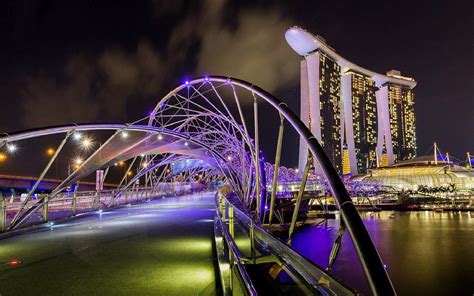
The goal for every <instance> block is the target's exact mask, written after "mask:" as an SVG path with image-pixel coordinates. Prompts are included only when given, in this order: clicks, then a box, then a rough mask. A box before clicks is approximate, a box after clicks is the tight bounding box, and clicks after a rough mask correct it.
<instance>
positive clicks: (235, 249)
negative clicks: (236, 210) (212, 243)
mask: <svg viewBox="0 0 474 296" xmlns="http://www.w3.org/2000/svg"><path fill="white" fill-rule="evenodd" d="M216 216H217V220H216V221H218V222H219V224H220V229H221V232H222V235H223V237H224V239H225V241H226V242H227V245H228V246H229V249H230V250H231V252H232V254H233V258H235V259H234V260H233V262H232V263H234V264H236V266H237V269H238V271H239V274H240V276H241V279H242V281H243V282H244V284H245V287H246V288H247V293H248V294H249V295H252V296H256V295H258V294H257V291H256V290H255V287H254V286H253V284H252V280H251V279H250V276H249V275H248V273H247V271H246V270H245V268H244V266H243V262H244V256H243V255H242V253H241V252H240V250H239V248H238V247H237V246H236V244H235V242H234V240H233V239H232V236H231V234H230V233H229V231H228V230H227V228H226V227H225V224H224V219H223V217H222V215H221V213H220V212H219V209H216ZM230 272H232V270H231V271H230Z"/></svg>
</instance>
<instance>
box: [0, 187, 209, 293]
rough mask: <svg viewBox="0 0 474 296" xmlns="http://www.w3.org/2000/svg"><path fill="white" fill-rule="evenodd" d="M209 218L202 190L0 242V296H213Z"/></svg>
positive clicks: (205, 196)
mask: <svg viewBox="0 0 474 296" xmlns="http://www.w3.org/2000/svg"><path fill="white" fill-rule="evenodd" d="M213 217H214V204H213V194H212V193H202V194H196V195H193V196H184V197H175V198H167V199H162V200H158V201H153V202H151V203H145V204H139V205H135V206H131V207H128V208H122V209H117V210H114V211H110V212H104V213H101V214H99V213H97V214H94V215H93V216H88V217H84V218H79V219H76V220H73V221H70V222H67V223H64V224H58V225H54V226H53V227H52V228H51V229H50V230H47V229H44V230H39V231H35V232H30V233H27V234H22V235H18V236H16V237H12V238H8V239H4V240H0V295H1V296H9V295H216V294H218V293H217V292H216V291H217V288H216V286H217V282H218V280H217V278H216V275H217V273H216V270H215V262H214V261H215V260H214V258H213V254H214V253H213V243H212V242H213V220H212V219H213ZM14 260H20V261H21V264H19V265H16V266H15V265H12V264H11V262H13V261H14Z"/></svg>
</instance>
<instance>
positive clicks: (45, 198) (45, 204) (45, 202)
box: [43, 194, 49, 222]
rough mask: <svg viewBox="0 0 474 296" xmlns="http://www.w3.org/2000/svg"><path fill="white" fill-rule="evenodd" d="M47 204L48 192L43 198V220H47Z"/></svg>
mask: <svg viewBox="0 0 474 296" xmlns="http://www.w3.org/2000/svg"><path fill="white" fill-rule="evenodd" d="M48 204H49V194H48V195H46V196H45V197H44V200H43V222H48V214H49V213H48V210H49V209H48V208H49V207H48Z"/></svg>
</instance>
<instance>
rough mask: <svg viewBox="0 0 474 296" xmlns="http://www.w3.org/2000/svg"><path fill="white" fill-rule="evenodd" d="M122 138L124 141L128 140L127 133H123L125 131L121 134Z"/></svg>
mask: <svg viewBox="0 0 474 296" xmlns="http://www.w3.org/2000/svg"><path fill="white" fill-rule="evenodd" d="M122 138H124V139H126V138H128V133H127V132H125V131H124V132H122Z"/></svg>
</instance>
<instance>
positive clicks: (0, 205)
mask: <svg viewBox="0 0 474 296" xmlns="http://www.w3.org/2000/svg"><path fill="white" fill-rule="evenodd" d="M6 230H7V204H6V201H5V199H4V198H3V196H0V233H1V232H5V231H6Z"/></svg>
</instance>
